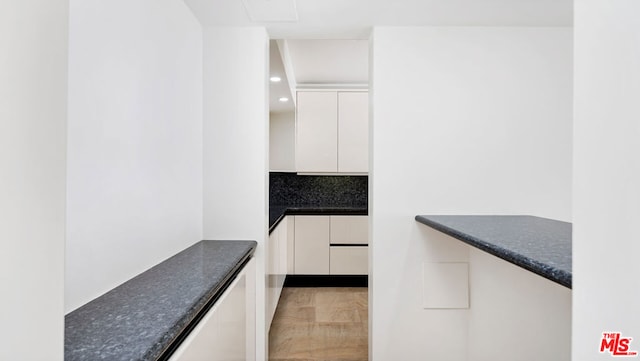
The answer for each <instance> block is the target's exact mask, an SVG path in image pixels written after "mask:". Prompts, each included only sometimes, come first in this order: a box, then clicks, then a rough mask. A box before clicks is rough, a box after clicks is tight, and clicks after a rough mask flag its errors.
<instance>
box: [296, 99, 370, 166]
mask: <svg viewBox="0 0 640 361" xmlns="http://www.w3.org/2000/svg"><path fill="white" fill-rule="evenodd" d="M297 96H298V99H297V107H296V109H297V113H296V115H297V116H296V170H297V171H298V172H301V173H366V172H368V170H369V167H368V164H369V155H368V147H369V142H368V138H369V131H368V124H369V112H368V109H369V105H368V95H367V92H363V91H358V92H354V91H300V92H298V94H297Z"/></svg>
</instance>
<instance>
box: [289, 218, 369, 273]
mask: <svg viewBox="0 0 640 361" xmlns="http://www.w3.org/2000/svg"><path fill="white" fill-rule="evenodd" d="M368 229H369V228H368V216H296V217H295V232H294V233H295V237H294V238H295V240H294V242H295V252H294V253H295V257H294V264H295V267H294V274H297V275H338V274H343V275H355V274H359V275H366V274H368V247H367V244H368V233H369V232H368ZM332 245H336V246H332Z"/></svg>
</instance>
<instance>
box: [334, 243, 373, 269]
mask: <svg viewBox="0 0 640 361" xmlns="http://www.w3.org/2000/svg"><path fill="white" fill-rule="evenodd" d="M368 250H369V247H366V246H333V247H331V249H330V257H329V259H330V266H329V274H332V275H366V274H368V273H369V269H368V267H369V261H368V260H369V252H368Z"/></svg>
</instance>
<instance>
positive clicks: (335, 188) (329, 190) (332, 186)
mask: <svg viewBox="0 0 640 361" xmlns="http://www.w3.org/2000/svg"><path fill="white" fill-rule="evenodd" d="M368 179H369V178H368V177H367V176H366V175H365V176H344V175H332V176H316V175H297V174H295V173H282V172H271V173H270V174H269V232H271V231H273V230H274V229H275V227H276V226H277V225H278V223H280V221H281V220H282V219H283V218H284V217H285V216H286V215H367V214H368V209H369V207H368V192H369V183H368V182H369V180H368Z"/></svg>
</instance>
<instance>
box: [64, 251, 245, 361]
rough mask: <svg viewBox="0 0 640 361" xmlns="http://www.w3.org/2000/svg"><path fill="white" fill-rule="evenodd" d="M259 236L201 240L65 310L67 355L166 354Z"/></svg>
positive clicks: (124, 356) (233, 274)
mask: <svg viewBox="0 0 640 361" xmlns="http://www.w3.org/2000/svg"><path fill="white" fill-rule="evenodd" d="M256 245H257V243H256V242H254V241H200V242H198V243H196V244H194V245H193V246H191V247H189V248H187V249H185V250H184V251H182V252H180V253H178V254H176V255H175V256H173V257H171V258H169V259H167V260H165V261H163V262H162V263H160V264H158V265H157V266H155V267H153V268H151V269H149V270H147V271H145V272H143V273H141V274H140V275H138V276H136V277H134V278H132V279H131V280H129V281H127V282H125V283H123V284H122V285H120V286H118V287H116V288H114V289H113V290H111V291H109V292H107V293H105V294H104V295H102V296H100V297H98V298H96V299H95V300H93V301H91V302H89V303H87V304H85V305H84V306H82V307H80V308H78V309H76V310H75V311H72V312H70V313H69V314H67V315H66V316H65V340H64V359H65V360H67V361H71V360H158V359H164V358H166V357H167V356H168V355H169V354H170V353H171V352H172V351H173V349H174V347H176V346H177V345H178V344H179V343H180V342H181V340H182V339H183V338H184V337H185V336H186V334H187V333H188V331H189V330H190V329H191V328H192V327H193V326H194V324H195V323H197V321H199V319H200V318H201V317H202V316H203V315H204V313H206V312H207V311H208V310H209V309H210V308H211V306H212V305H213V303H215V301H216V300H217V299H218V298H219V297H220V295H222V293H223V292H224V291H225V290H226V289H227V287H228V286H229V284H230V283H231V281H233V279H235V277H236V276H237V274H238V273H239V272H240V271H241V270H242V268H243V267H244V265H245V264H246V262H247V261H248V260H249V259H250V258H251V256H252V255H253V252H254V251H255V248H256Z"/></svg>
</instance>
